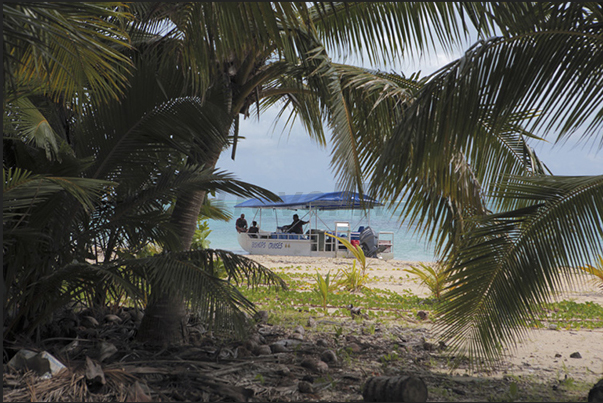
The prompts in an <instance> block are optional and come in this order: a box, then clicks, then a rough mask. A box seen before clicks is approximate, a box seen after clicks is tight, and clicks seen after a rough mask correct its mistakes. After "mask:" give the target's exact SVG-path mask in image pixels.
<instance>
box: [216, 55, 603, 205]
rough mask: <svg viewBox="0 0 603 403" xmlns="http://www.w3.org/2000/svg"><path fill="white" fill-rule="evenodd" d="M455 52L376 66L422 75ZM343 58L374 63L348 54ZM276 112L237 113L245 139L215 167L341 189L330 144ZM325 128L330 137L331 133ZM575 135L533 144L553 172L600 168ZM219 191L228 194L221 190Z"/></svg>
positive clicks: (291, 186)
mask: <svg viewBox="0 0 603 403" xmlns="http://www.w3.org/2000/svg"><path fill="white" fill-rule="evenodd" d="M459 54H461V52H459V51H457V52H456V54H451V55H447V54H445V53H444V52H442V51H439V52H435V53H434V55H433V56H431V57H429V58H422V59H418V60H417V59H413V61H410V62H406V63H402V64H400V65H399V66H393V67H390V68H384V67H382V66H377V68H379V69H381V70H384V71H391V70H394V71H396V72H398V73H400V72H403V73H404V74H405V75H406V76H409V75H410V74H412V73H413V72H416V71H421V76H425V75H428V74H431V73H433V72H435V71H436V70H437V69H439V68H440V67H443V66H444V65H445V64H447V63H449V62H451V61H453V60H454V59H456V58H457V57H458V55H459ZM345 62H346V63H349V64H353V65H363V66H364V67H372V66H369V65H367V64H366V63H364V64H362V63H358V62H356V63H354V61H350V60H347V61H345ZM276 114H277V111H276V110H268V111H266V112H264V113H263V114H262V116H261V117H260V119H259V120H258V119H257V117H250V118H248V119H241V122H240V128H239V133H240V136H242V137H244V139H243V140H242V141H240V142H239V144H238V145H237V151H236V156H235V160H234V161H233V160H232V159H231V151H232V150H231V149H229V150H227V151H225V152H223V153H222V155H221V157H220V159H219V161H218V164H217V168H218V169H220V170H225V171H228V172H230V173H232V174H234V176H235V177H236V178H237V179H239V180H243V181H245V182H249V183H252V184H254V185H258V186H262V187H264V188H266V189H268V190H270V191H272V192H274V193H276V194H279V195H283V194H295V193H311V192H332V191H336V190H339V189H338V188H337V184H336V181H335V175H334V173H333V172H332V170H331V168H330V161H331V155H330V151H331V150H330V149H329V148H328V146H327V148H324V147H321V146H319V145H318V144H316V143H315V142H313V141H312V140H311V139H310V137H309V135H308V134H307V133H306V131H305V130H304V128H303V127H302V126H301V125H300V124H294V125H293V126H292V127H287V128H286V130H284V129H283V126H284V125H283V124H282V122H281V123H279V122H277V123H276V124H274V120H275V117H276ZM325 134H326V136H327V139H328V138H329V133H325ZM578 137H579V136H573V137H570V140H569V141H568V142H566V143H564V144H553V140H554V139H552V138H551V139H548V141H547V142H538V143H534V142H533V143H531V145H532V147H533V148H534V149H535V151H536V153H537V155H538V156H539V157H540V159H541V160H542V161H544V163H545V164H546V165H547V166H548V167H549V169H550V170H551V171H552V172H553V173H554V174H555V175H600V174H603V150H597V148H596V147H593V144H592V142H590V143H585V144H582V143H579V141H578ZM218 197H219V198H229V196H225V195H218ZM230 197H231V196H230Z"/></svg>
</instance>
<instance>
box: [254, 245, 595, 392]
mask: <svg viewBox="0 0 603 403" xmlns="http://www.w3.org/2000/svg"><path fill="white" fill-rule="evenodd" d="M247 257H249V258H251V259H253V260H255V261H257V262H258V263H260V264H262V265H264V266H266V267H268V268H270V269H275V270H280V269H284V270H285V271H292V272H297V273H301V272H307V273H311V274H314V273H316V271H317V270H318V271H319V272H320V273H321V274H323V275H324V274H326V273H327V272H329V271H330V272H331V273H332V274H335V273H336V272H337V270H338V269H340V268H342V267H348V266H350V265H351V264H352V262H353V259H352V258H314V257H298V256H267V255H249V256H247ZM369 262H370V263H369V273H370V279H371V281H370V283H369V287H371V288H381V289H389V290H392V291H395V292H398V293H407V292H410V293H412V294H414V295H417V296H420V297H427V296H429V290H428V289H426V288H425V287H424V286H422V285H421V284H420V281H419V279H418V278H417V277H415V276H413V275H411V274H409V273H406V272H404V271H402V270H403V269H404V268H409V267H410V266H413V265H415V266H416V265H418V264H419V263H420V262H411V261H400V260H387V261H386V260H380V259H369ZM425 263H429V262H425ZM558 291H559V292H558V293H557V295H556V299H557V300H559V301H561V300H570V301H575V302H578V303H584V302H588V301H590V302H594V303H597V304H599V305H602V306H603V292H602V291H601V290H600V289H598V288H597V287H596V286H595V285H594V284H592V283H591V282H588V281H584V282H580V283H579V284H576V285H574V286H571V285H569V284H565V285H564V287H563V289H561V290H558ZM425 327H427V328H430V325H429V324H426V325H425ZM576 352H578V353H580V356H581V358H571V357H570V355H571V354H573V353H576ZM506 374H513V375H522V376H536V377H541V378H543V379H545V378H546V379H560V380H562V379H564V378H565V377H566V376H567V377H568V378H569V377H572V378H574V379H581V380H585V381H589V382H596V381H597V380H599V379H601V378H603V329H593V330H589V329H584V330H565V329H555V328H554V327H553V326H552V327H551V328H550V329H537V330H532V331H530V332H529V333H528V339H527V340H523V341H521V342H519V343H518V344H517V346H515V348H513V349H510V351H509V354H508V357H507V359H506V361H505V362H504V363H502V365H501V367H500V370H499V371H498V372H497V373H495V374H493V376H503V375H506Z"/></svg>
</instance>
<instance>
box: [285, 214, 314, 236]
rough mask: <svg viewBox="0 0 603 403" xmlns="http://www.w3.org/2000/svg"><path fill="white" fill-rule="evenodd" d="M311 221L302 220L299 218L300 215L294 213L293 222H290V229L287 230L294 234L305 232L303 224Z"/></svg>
mask: <svg viewBox="0 0 603 403" xmlns="http://www.w3.org/2000/svg"><path fill="white" fill-rule="evenodd" d="M309 222H310V221H302V220H300V219H299V216H298V215H297V214H293V222H292V223H291V224H289V226H288V227H289V229H288V230H287V232H290V233H292V234H303V233H304V228H303V225H304V224H307V223H309Z"/></svg>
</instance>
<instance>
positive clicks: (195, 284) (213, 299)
mask: <svg viewBox="0 0 603 403" xmlns="http://www.w3.org/2000/svg"><path fill="white" fill-rule="evenodd" d="M218 259H219V260H220V261H221V262H223V265H224V269H225V270H226V273H227V275H228V277H229V280H230V281H226V280H222V279H220V278H219V277H217V276H216V271H215V266H214V265H216V264H217V263H216V262H217V261H218ZM126 264H127V265H128V266H129V267H132V268H133V269H134V270H137V271H144V272H146V273H148V278H149V281H150V282H151V284H155V285H160V286H161V289H162V290H165V292H167V293H173V294H177V295H183V296H184V298H185V299H186V300H187V301H188V303H189V304H190V306H191V308H192V309H193V310H194V311H197V312H199V314H200V315H201V317H202V319H203V320H204V321H206V322H207V323H208V324H209V325H210V326H211V328H212V329H213V330H215V331H224V330H228V331H235V332H238V333H240V332H243V331H244V327H245V320H244V316H243V315H242V313H243V312H249V313H254V312H255V308H254V305H253V303H252V302H250V301H249V300H247V299H246V298H245V297H244V296H243V295H242V294H241V293H240V292H239V291H238V290H237V289H236V288H235V287H234V286H233V284H231V282H233V283H234V284H241V283H243V282H245V283H247V284H248V285H249V286H257V285H262V284H268V285H274V286H278V287H281V288H287V285H286V283H285V282H284V281H283V280H282V279H280V278H279V277H278V276H277V275H276V274H274V273H273V272H272V271H270V270H269V269H266V268H265V267H263V266H261V265H259V264H258V263H256V262H255V261H253V260H250V259H247V258H245V257H243V256H239V255H236V254H234V253H231V252H227V251H223V250H211V249H206V250H199V251H191V252H179V253H168V254H165V255H158V256H155V257H152V258H146V259H138V260H136V261H129V262H126Z"/></svg>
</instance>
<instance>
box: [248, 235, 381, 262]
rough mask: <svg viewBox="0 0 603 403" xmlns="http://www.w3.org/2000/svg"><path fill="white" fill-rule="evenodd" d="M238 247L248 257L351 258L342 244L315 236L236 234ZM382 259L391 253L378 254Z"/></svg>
mask: <svg viewBox="0 0 603 403" xmlns="http://www.w3.org/2000/svg"><path fill="white" fill-rule="evenodd" d="M238 241H239V245H241V247H242V248H243V249H244V250H245V251H246V252H247V253H249V254H250V255H275V256H315V257H352V256H353V254H352V253H351V252H350V251H349V250H348V249H347V248H346V247H345V245H343V244H342V243H340V242H338V241H336V240H334V239H330V238H327V239H326V240H323V239H320V241H323V243H322V244H320V243H319V238H318V236H316V235H297V234H275V233H259V234H247V233H245V232H241V233H239V234H238ZM380 257H381V258H382V259H385V260H388V259H391V258H393V253H382V254H380Z"/></svg>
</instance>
